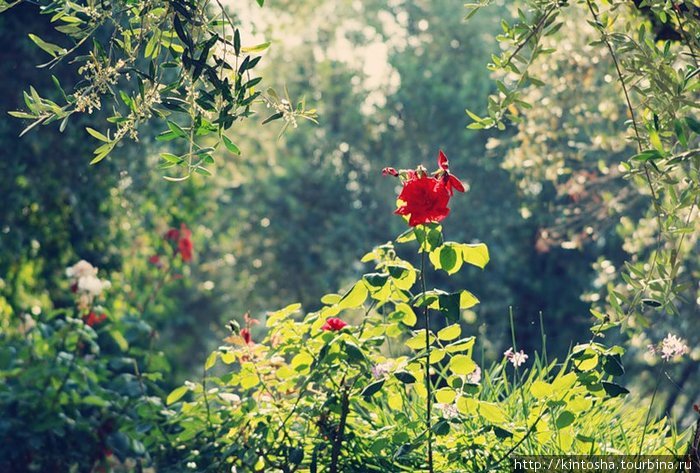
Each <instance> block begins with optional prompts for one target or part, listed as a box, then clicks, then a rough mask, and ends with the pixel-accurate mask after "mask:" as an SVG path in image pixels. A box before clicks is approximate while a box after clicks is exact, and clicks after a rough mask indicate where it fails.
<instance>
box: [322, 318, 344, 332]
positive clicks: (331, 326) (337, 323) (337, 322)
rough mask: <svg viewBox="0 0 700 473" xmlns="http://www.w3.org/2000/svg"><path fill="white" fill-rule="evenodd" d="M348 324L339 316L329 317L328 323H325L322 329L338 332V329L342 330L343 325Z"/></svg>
mask: <svg viewBox="0 0 700 473" xmlns="http://www.w3.org/2000/svg"><path fill="white" fill-rule="evenodd" d="M347 325H348V324H347V323H346V322H344V321H343V320H341V319H339V318H338V317H330V318H329V319H327V320H326V323H325V324H323V327H321V330H323V331H331V332H337V331H338V330H341V329H342V328H343V327H345V326H347Z"/></svg>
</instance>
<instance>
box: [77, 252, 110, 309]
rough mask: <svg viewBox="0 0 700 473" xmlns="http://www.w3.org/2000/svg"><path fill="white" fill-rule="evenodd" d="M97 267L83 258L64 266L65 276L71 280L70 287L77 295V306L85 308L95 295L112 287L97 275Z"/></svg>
mask: <svg viewBox="0 0 700 473" xmlns="http://www.w3.org/2000/svg"><path fill="white" fill-rule="evenodd" d="M97 271H98V269H97V268H96V267H94V266H93V265H91V264H90V263H88V262H87V261H85V260H80V261H78V262H77V263H75V264H74V265H73V266H69V267H68V268H66V277H68V279H70V281H71V289H72V290H73V291H74V292H75V293H76V294H77V295H78V307H79V308H80V309H87V308H89V307H90V305H91V304H92V302H93V301H94V300H95V298H96V297H98V296H100V295H101V294H102V292H103V291H105V290H107V289H109V288H110V287H112V283H111V282H109V281H108V280H106V279H100V278H99V277H97Z"/></svg>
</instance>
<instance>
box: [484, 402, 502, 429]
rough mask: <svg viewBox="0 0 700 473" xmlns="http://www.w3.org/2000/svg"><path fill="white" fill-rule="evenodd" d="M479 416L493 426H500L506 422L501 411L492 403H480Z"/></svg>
mask: <svg viewBox="0 0 700 473" xmlns="http://www.w3.org/2000/svg"><path fill="white" fill-rule="evenodd" d="M479 414H481V416H482V417H483V418H484V419H486V420H487V421H489V422H491V423H493V424H502V423H504V422H505V421H507V420H508V418H507V417H506V413H505V412H504V411H503V409H501V407H500V406H499V405H498V404H496V403H493V402H480V403H479Z"/></svg>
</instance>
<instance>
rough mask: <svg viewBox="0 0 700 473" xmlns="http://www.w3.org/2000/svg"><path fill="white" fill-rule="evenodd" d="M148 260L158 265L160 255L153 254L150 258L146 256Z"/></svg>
mask: <svg viewBox="0 0 700 473" xmlns="http://www.w3.org/2000/svg"><path fill="white" fill-rule="evenodd" d="M148 262H149V263H151V264H155V265H156V266H158V265H159V264H160V256H159V255H153V256H151V257H150V258H148Z"/></svg>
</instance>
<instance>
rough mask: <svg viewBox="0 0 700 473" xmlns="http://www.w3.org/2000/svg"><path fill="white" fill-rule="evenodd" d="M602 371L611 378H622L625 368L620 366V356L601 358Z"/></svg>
mask: <svg viewBox="0 0 700 473" xmlns="http://www.w3.org/2000/svg"><path fill="white" fill-rule="evenodd" d="M603 370H604V371H605V372H606V373H608V374H610V375H613V376H622V375H623V374H625V368H624V366H622V359H621V358H620V355H605V357H604V358H603Z"/></svg>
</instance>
